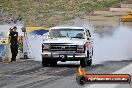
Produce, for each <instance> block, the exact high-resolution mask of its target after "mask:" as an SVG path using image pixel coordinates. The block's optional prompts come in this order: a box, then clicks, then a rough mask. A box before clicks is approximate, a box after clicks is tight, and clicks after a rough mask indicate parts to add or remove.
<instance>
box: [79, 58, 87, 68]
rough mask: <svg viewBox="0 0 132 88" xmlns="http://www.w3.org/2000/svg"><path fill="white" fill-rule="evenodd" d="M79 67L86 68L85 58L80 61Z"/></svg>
mask: <svg viewBox="0 0 132 88" xmlns="http://www.w3.org/2000/svg"><path fill="white" fill-rule="evenodd" d="M80 65H81V66H82V67H86V66H87V59H86V58H85V59H83V60H80Z"/></svg>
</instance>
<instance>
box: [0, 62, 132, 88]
mask: <svg viewBox="0 0 132 88" xmlns="http://www.w3.org/2000/svg"><path fill="white" fill-rule="evenodd" d="M131 63H132V60H123V61H108V62H104V63H103V64H97V65H92V66H89V67H86V68H85V69H86V71H87V73H99V74H103V73H112V72H114V71H117V70H119V69H121V68H123V67H125V66H127V65H129V64H131ZM78 67H79V64H78V65H77V64H76V65H75V64H65V65H63V64H59V65H57V66H56V67H42V65H41V62H37V61H32V60H25V61H22V62H21V61H20V62H16V63H9V64H0V88H83V87H86V86H87V85H85V86H80V85H78V84H77V83H76V80H75V79H76V73H77V68H78Z"/></svg>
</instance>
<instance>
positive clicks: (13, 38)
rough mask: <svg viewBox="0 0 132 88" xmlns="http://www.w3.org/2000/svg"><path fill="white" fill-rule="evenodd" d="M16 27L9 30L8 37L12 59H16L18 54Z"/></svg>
mask: <svg viewBox="0 0 132 88" xmlns="http://www.w3.org/2000/svg"><path fill="white" fill-rule="evenodd" d="M16 30H17V27H16V26H14V27H13V31H11V32H10V34H9V37H10V44H11V45H10V48H11V53H12V58H11V62H12V61H16V56H17V54H18V32H17V31H16Z"/></svg>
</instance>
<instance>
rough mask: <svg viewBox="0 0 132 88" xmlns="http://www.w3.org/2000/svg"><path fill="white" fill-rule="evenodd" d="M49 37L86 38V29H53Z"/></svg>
mask: <svg viewBox="0 0 132 88" xmlns="http://www.w3.org/2000/svg"><path fill="white" fill-rule="evenodd" d="M49 37H51V38H58V37H70V38H84V29H51V30H50V31H49Z"/></svg>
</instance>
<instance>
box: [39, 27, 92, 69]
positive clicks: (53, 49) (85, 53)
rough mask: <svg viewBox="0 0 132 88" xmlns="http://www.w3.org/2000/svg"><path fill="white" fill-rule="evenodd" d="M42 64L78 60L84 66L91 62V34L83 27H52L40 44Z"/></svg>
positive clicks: (47, 64) (54, 64)
mask: <svg viewBox="0 0 132 88" xmlns="http://www.w3.org/2000/svg"><path fill="white" fill-rule="evenodd" d="M41 55H42V65H43V66H49V65H50V66H56V65H57V61H62V62H65V61H80V64H81V66H83V67H85V66H87V65H89V66H90V65H91V64H92V56H93V46H92V39H91V34H90V32H89V30H88V29H86V28H83V27H73V26H62V27H52V28H51V29H50V30H49V34H48V39H47V40H45V41H44V43H43V44H42V54H41Z"/></svg>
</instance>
